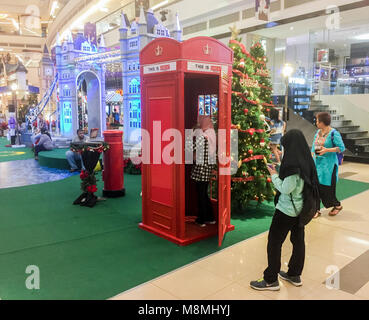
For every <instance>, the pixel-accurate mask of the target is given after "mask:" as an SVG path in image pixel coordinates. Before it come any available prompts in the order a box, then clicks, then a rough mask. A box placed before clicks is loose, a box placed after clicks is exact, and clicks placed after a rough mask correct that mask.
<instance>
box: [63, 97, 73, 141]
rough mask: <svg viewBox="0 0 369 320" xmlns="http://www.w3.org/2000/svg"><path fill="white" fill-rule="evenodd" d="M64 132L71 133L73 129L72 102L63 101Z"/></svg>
mask: <svg viewBox="0 0 369 320" xmlns="http://www.w3.org/2000/svg"><path fill="white" fill-rule="evenodd" d="M61 125H62V132H63V133H64V134H68V133H71V131H72V105H71V103H70V102H64V103H63V114H62V123H61Z"/></svg>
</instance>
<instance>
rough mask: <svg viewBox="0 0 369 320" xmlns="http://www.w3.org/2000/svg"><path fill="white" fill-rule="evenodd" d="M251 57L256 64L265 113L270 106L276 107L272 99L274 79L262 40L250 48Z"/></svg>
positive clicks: (256, 73)
mask: <svg viewBox="0 0 369 320" xmlns="http://www.w3.org/2000/svg"><path fill="white" fill-rule="evenodd" d="M250 54H251V57H252V59H253V61H254V64H255V71H256V72H255V75H256V76H257V77H258V80H259V87H260V95H259V99H260V100H261V101H262V102H263V106H264V107H266V108H265V110H264V113H265V114H268V113H269V108H271V107H274V105H273V101H272V98H271V97H272V93H273V88H272V81H271V79H270V74H269V70H268V69H267V67H266V64H267V62H268V59H267V57H266V55H265V50H264V48H263V46H262V45H261V43H260V42H256V43H255V44H254V45H253V46H252V47H251V49H250Z"/></svg>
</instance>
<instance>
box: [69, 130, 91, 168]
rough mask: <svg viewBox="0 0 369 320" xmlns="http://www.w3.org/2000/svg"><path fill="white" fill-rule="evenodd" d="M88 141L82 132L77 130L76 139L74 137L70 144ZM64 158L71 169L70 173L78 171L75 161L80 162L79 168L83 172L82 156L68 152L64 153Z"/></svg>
mask: <svg viewBox="0 0 369 320" xmlns="http://www.w3.org/2000/svg"><path fill="white" fill-rule="evenodd" d="M89 141H90V139H89V138H88V137H87V136H85V133H84V132H83V130H81V129H78V130H77V137H75V138H74V139H73V141H72V142H74V143H75V142H89ZM66 157H67V160H68V162H69V165H70V167H71V169H70V172H75V171H78V166H77V161H79V162H81V168H82V170H85V166H84V165H83V161H82V156H81V155H80V154H79V153H77V152H73V151H71V150H69V151H67V153H66Z"/></svg>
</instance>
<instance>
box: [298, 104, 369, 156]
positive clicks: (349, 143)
mask: <svg viewBox="0 0 369 320" xmlns="http://www.w3.org/2000/svg"><path fill="white" fill-rule="evenodd" d="M318 112H328V113H330V114H331V117H332V127H333V128H335V129H337V130H338V131H339V132H340V133H341V135H342V139H343V142H344V143H345V146H346V148H347V151H346V152H345V160H347V161H352V162H360V163H369V135H368V131H366V130H363V129H361V128H360V126H358V125H355V124H354V123H353V122H352V120H349V119H347V117H345V116H344V115H341V114H339V113H338V112H337V110H334V109H333V108H331V107H330V106H329V105H324V104H323V103H322V101H319V100H312V101H311V104H310V108H309V109H308V110H305V111H304V112H303V117H304V118H305V119H306V120H308V121H310V122H311V123H314V124H315V121H316V119H315V115H316V114H317V113H318Z"/></svg>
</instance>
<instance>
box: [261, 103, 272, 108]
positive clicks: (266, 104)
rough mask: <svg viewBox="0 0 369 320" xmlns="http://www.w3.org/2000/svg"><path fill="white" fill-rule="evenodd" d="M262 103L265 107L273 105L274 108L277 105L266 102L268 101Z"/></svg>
mask: <svg viewBox="0 0 369 320" xmlns="http://www.w3.org/2000/svg"><path fill="white" fill-rule="evenodd" d="M262 105H263V106H264V107H273V108H275V105H274V104H271V103H266V102H264V103H262Z"/></svg>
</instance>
